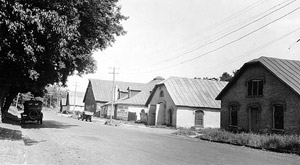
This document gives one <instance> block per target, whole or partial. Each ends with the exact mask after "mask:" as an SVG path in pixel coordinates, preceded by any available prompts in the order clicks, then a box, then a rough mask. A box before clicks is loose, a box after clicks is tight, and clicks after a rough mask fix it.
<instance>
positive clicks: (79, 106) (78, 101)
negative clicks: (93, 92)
mask: <svg viewBox="0 0 300 165" xmlns="http://www.w3.org/2000/svg"><path fill="white" fill-rule="evenodd" d="M83 97H84V92H78V91H76V93H75V91H69V92H67V96H66V98H62V99H61V111H62V112H63V111H67V112H74V111H80V112H82V111H83V110H84V103H83Z"/></svg>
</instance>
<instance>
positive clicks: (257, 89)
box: [247, 79, 263, 96]
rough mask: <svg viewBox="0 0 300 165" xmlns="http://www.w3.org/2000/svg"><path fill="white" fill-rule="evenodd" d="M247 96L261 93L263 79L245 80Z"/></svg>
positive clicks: (260, 94)
mask: <svg viewBox="0 0 300 165" xmlns="http://www.w3.org/2000/svg"><path fill="white" fill-rule="evenodd" d="M247 89H248V96H262V95H263V80H260V79H252V80H250V81H248V82H247Z"/></svg>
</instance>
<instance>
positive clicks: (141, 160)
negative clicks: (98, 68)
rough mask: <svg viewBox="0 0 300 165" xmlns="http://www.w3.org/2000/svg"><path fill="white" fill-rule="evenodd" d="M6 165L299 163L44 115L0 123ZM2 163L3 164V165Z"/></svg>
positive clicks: (152, 131) (161, 133)
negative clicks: (18, 122) (36, 119)
mask: <svg viewBox="0 0 300 165" xmlns="http://www.w3.org/2000/svg"><path fill="white" fill-rule="evenodd" d="M0 128H2V130H5V131H6V132H9V133H10V134H13V136H9V137H6V138H2V139H0V143H1V144H0V147H1V148H2V149H0V151H1V152H0V162H5V163H6V164H137V165H139V164H180V165H183V164H272V165H275V164H299V162H300V157H299V156H296V155H289V154H280V153H273V152H267V151H261V150H255V149H250V148H246V147H238V146H231V145H227V144H218V143H212V142H206V141H201V140H198V139H189V138H183V137H177V136H174V135H171V132H172V131H173V130H168V129H157V128H148V127H145V128H143V127H140V128H138V127H136V126H131V127H130V126H119V127H112V126H106V125H103V124H101V123H99V122H92V123H90V122H84V121H78V120H76V119H72V118H65V117H60V116H57V115H56V114H53V113H49V112H44V123H43V125H38V124H35V123H32V124H26V125H25V126H24V127H23V128H21V127H20V126H17V125H5V124H0ZM1 164H2V163H1Z"/></svg>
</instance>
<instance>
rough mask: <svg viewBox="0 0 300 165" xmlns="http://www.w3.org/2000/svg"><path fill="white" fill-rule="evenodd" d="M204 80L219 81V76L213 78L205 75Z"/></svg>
mask: <svg viewBox="0 0 300 165" xmlns="http://www.w3.org/2000/svg"><path fill="white" fill-rule="evenodd" d="M203 80H214V81H218V78H215V77H212V78H208V77H203Z"/></svg>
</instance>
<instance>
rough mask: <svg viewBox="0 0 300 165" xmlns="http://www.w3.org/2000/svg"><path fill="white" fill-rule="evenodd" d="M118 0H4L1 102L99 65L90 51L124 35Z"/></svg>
mask: <svg viewBox="0 0 300 165" xmlns="http://www.w3.org/2000/svg"><path fill="white" fill-rule="evenodd" d="M117 2H118V0H105V1H103V0H0V29H1V31H0V38H1V40H0V54H1V55H0V105H1V109H2V112H3V109H4V110H5V109H8V107H9V105H7V106H8V107H5V105H4V104H3V103H4V100H6V101H5V104H6V103H8V104H10V103H9V101H10V100H12V99H13V98H14V97H15V96H16V94H17V93H18V92H22V93H26V92H31V93H33V94H34V95H42V94H43V92H44V88H45V86H46V85H47V84H53V83H55V82H62V84H65V83H66V81H67V78H68V76H70V75H72V74H73V73H74V72H75V71H77V73H78V74H79V75H82V74H85V73H92V72H93V71H94V70H95V68H96V63H95V60H94V59H93V57H92V53H93V52H94V51H96V50H103V49H105V48H107V47H108V46H111V45H112V43H113V42H114V41H115V37H116V36H118V35H123V34H125V31H124V29H123V27H122V25H121V21H122V20H125V19H126V17H125V16H123V15H122V14H121V13H120V7H119V6H118V5H117Z"/></svg>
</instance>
